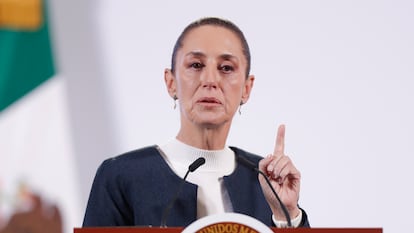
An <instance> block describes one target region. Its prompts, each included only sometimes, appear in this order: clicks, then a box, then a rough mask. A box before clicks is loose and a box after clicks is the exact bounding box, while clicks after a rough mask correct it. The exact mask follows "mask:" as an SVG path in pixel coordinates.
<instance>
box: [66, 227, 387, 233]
mask: <svg viewBox="0 0 414 233" xmlns="http://www.w3.org/2000/svg"><path fill="white" fill-rule="evenodd" d="M183 229H184V228H182V227H167V228H159V227H90V228H75V229H74V233H179V232H182V231H183ZM271 230H272V231H273V232H276V233H382V228H271Z"/></svg>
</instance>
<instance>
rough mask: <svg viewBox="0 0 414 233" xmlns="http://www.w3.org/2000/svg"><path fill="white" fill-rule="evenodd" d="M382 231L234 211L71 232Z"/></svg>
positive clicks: (359, 232)
mask: <svg viewBox="0 0 414 233" xmlns="http://www.w3.org/2000/svg"><path fill="white" fill-rule="evenodd" d="M274 232H276V233H382V228H274V227H268V226H266V225H265V224H263V223H262V222H260V221H259V220H257V219H255V218H253V217H250V216H247V215H243V214H238V213H225V214H217V215H211V216H207V217H204V218H200V219H198V220H196V221H195V222H193V223H191V224H190V225H189V226H186V227H158V226H157V227H140V226H135V227H86V228H75V229H74V233H274Z"/></svg>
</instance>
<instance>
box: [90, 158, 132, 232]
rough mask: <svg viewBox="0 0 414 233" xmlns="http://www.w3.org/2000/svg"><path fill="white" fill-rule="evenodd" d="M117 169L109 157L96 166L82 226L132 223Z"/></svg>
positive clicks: (125, 224)
mask: <svg viewBox="0 0 414 233" xmlns="http://www.w3.org/2000/svg"><path fill="white" fill-rule="evenodd" d="M111 165H112V166H111ZM119 170H120V169H118V168H117V167H116V166H114V164H111V160H110V159H109V160H106V161H104V162H103V163H102V164H101V166H100V167H99V168H98V170H97V172H96V175H95V179H94V181H93V184H92V188H91V192H90V194H89V200H88V204H87V207H86V211H85V216H84V220H83V226H84V227H86V226H120V225H121V226H128V225H132V224H133V219H132V217H131V216H132V214H131V209H130V207H129V206H128V204H127V203H126V201H125V198H124V196H123V194H122V183H121V182H122V181H121V179H119Z"/></svg>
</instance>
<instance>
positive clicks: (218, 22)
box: [171, 17, 251, 78]
mask: <svg viewBox="0 0 414 233" xmlns="http://www.w3.org/2000/svg"><path fill="white" fill-rule="evenodd" d="M204 25H212V26H218V27H223V28H226V29H228V30H230V31H232V32H234V33H235V34H236V36H237V37H238V38H239V39H240V42H241V45H242V49H243V54H244V56H245V58H246V61H247V67H246V78H247V77H248V76H249V73H250V60H251V59H250V49H249V45H248V44H247V40H246V38H245V37H244V34H243V32H242V31H241V30H240V28H239V27H237V26H236V25H235V24H234V23H232V22H230V21H229V20H225V19H220V18H215V17H208V18H201V19H199V20H196V21H194V22H192V23H191V24H189V25H188V26H187V27H186V28H185V29H184V30H183V31H182V32H181V34H180V36H179V37H178V39H177V41H176V42H175V46H174V50H173V53H172V57H171V72H172V73H174V72H175V63H176V56H177V52H178V50H179V49H180V48H181V47H182V46H183V40H184V38H185V37H186V36H187V34H188V33H189V32H190V31H191V30H193V29H195V28H198V27H200V26H204Z"/></svg>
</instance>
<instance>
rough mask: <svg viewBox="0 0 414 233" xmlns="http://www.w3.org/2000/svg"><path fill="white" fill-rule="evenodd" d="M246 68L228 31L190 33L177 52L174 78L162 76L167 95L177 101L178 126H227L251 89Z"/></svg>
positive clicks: (215, 28) (236, 41) (237, 42)
mask: <svg viewBox="0 0 414 233" xmlns="http://www.w3.org/2000/svg"><path fill="white" fill-rule="evenodd" d="M246 66H247V61H246V58H245V57H244V55H243V51H242V46H241V42H240V39H239V38H238V37H237V36H236V35H235V34H234V33H233V32H232V31H230V30H228V29H226V28H223V27H219V26H210V25H205V26H201V27H198V28H195V29H193V30H192V31H190V32H189V33H188V34H187V35H186V37H185V38H184V40H183V43H182V47H181V48H180V49H179V50H178V52H177V55H176V67H175V74H172V73H171V72H170V71H169V70H167V71H166V74H165V79H166V84H167V87H168V90H169V93H170V95H171V96H174V94H175V95H176V96H177V97H178V101H179V103H180V111H181V120H182V123H184V124H197V125H201V126H203V127H212V128H214V127H219V126H221V125H223V124H226V123H230V122H231V119H232V118H233V116H234V113H235V112H236V111H237V109H238V107H239V105H240V102H241V101H242V102H243V103H246V101H247V100H248V98H249V94H250V90H251V88H252V86H253V81H254V77H253V76H249V77H248V78H247V79H246V73H245V72H246Z"/></svg>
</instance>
